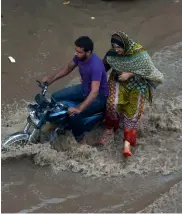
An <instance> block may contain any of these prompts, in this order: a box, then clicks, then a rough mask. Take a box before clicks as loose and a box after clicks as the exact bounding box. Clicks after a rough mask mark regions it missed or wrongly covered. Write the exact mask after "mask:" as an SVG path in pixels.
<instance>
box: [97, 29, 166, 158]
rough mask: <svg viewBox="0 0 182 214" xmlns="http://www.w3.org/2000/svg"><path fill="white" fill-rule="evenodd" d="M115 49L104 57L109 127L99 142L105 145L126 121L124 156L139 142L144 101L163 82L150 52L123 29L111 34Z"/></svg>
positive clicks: (128, 154)
mask: <svg viewBox="0 0 182 214" xmlns="http://www.w3.org/2000/svg"><path fill="white" fill-rule="evenodd" d="M111 45H112V48H111V49H110V50H109V51H108V52H107V53H106V55H105V57H104V60H103V61H104V64H105V67H106V70H107V71H108V70H109V69H112V72H111V75H110V77H109V81H108V83H109V93H110V95H109V97H108V101H107V109H106V117H105V120H106V129H105V131H104V135H103V136H102V138H101V140H100V142H99V144H105V143H107V141H108V140H109V137H110V136H111V135H114V133H115V131H116V130H117V129H118V127H119V123H120V120H121V119H122V120H123V123H124V151H123V154H124V155H125V156H131V155H132V154H131V150H130V146H135V145H136V137H137V128H138V124H139V120H140V117H141V114H142V113H143V108H144V101H145V99H146V98H147V99H149V101H150V102H152V91H151V90H152V88H156V86H157V85H158V84H160V83H162V81H163V75H162V73H161V72H160V71H159V70H158V69H157V68H156V67H155V65H154V64H153V62H152V59H151V58H150V56H149V54H148V52H147V51H146V50H145V49H144V48H143V47H142V46H141V45H140V44H138V43H136V42H134V41H133V40H132V39H130V38H129V37H128V35H127V34H126V33H124V32H116V33H115V34H113V35H112V37H111Z"/></svg>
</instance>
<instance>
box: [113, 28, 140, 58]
mask: <svg viewBox="0 0 182 214" xmlns="http://www.w3.org/2000/svg"><path fill="white" fill-rule="evenodd" d="M111 44H116V45H119V46H120V47H121V48H123V49H124V54H125V55H128V54H131V51H132V50H133V48H134V46H135V45H136V44H137V43H136V42H134V41H133V40H132V39H130V38H129V37H128V35H127V34H126V33H125V32H121V31H117V32H115V33H114V34H113V35H112V36H111ZM137 45H138V44H137ZM138 48H142V46H141V45H140V47H138Z"/></svg>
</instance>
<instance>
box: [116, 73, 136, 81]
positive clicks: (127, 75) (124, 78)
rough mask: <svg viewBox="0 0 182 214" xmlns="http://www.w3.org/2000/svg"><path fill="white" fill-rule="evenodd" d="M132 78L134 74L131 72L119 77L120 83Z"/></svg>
mask: <svg viewBox="0 0 182 214" xmlns="http://www.w3.org/2000/svg"><path fill="white" fill-rule="evenodd" d="M132 76H133V73H131V72H123V73H122V74H120V75H119V81H121V82H125V81H126V80H128V79H129V78H130V77H132Z"/></svg>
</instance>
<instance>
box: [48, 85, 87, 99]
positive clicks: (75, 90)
mask: <svg viewBox="0 0 182 214" xmlns="http://www.w3.org/2000/svg"><path fill="white" fill-rule="evenodd" d="M83 99H84V96H83V90H82V86H81V84H79V85H74V86H70V87H68V88H64V89H62V90H60V91H56V92H55V93H53V94H52V96H51V101H52V102H59V101H77V102H82V101H83Z"/></svg>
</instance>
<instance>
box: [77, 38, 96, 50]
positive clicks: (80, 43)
mask: <svg viewBox="0 0 182 214" xmlns="http://www.w3.org/2000/svg"><path fill="white" fill-rule="evenodd" d="M75 45H76V46H77V47H79V48H83V49H84V51H85V52H88V51H91V53H92V51H93V49H94V43H93V42H92V40H91V39H90V38H89V37H88V36H81V37H79V38H78V39H77V40H76V41H75Z"/></svg>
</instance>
